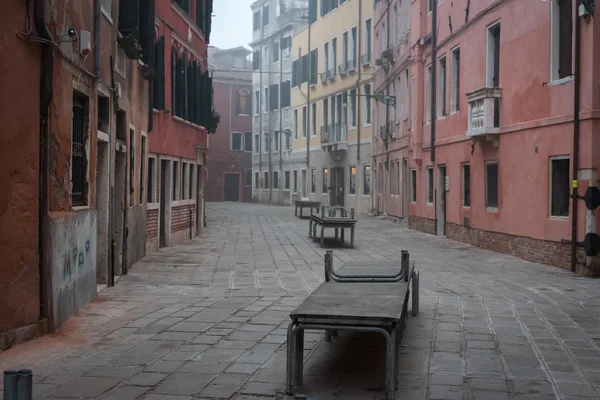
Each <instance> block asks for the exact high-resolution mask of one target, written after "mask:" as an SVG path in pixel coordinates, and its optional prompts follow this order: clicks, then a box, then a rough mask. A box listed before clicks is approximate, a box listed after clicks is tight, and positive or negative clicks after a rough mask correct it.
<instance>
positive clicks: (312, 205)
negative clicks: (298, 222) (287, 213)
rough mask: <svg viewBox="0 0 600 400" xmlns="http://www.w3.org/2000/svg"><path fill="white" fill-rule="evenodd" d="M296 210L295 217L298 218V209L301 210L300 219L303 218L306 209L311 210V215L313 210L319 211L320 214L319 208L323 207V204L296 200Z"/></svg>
mask: <svg viewBox="0 0 600 400" xmlns="http://www.w3.org/2000/svg"><path fill="white" fill-rule="evenodd" d="M294 204H295V208H294V216H295V217H297V216H298V208H300V218H302V210H303V209H304V208H310V213H311V214H312V210H313V208H315V209H316V210H317V213H318V212H319V207H321V203H320V202H318V201H312V200H296V201H295V203H294Z"/></svg>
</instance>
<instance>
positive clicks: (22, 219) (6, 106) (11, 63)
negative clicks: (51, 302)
mask: <svg viewBox="0 0 600 400" xmlns="http://www.w3.org/2000/svg"><path fill="white" fill-rule="evenodd" d="M25 15H26V11H25V2H23V1H21V0H7V1H3V2H2V13H0V52H1V53H2V56H0V92H1V93H2V96H0V121H2V123H1V124H0V166H1V168H0V252H1V253H2V257H1V258H0V316H2V317H1V318H0V350H2V348H3V345H2V340H3V339H2V335H3V333H6V332H8V331H12V330H14V329H16V328H19V327H23V326H28V325H32V324H36V323H37V321H38V318H39V316H40V312H39V306H40V300H39V280H40V277H39V270H38V225H37V224H38V198H39V195H38V183H39V180H38V171H39V170H38V154H39V151H38V148H39V145H38V143H39V132H40V129H39V103H40V99H39V93H40V83H39V76H40V46H39V45H37V44H32V43H27V42H26V41H25V40H22V39H20V38H18V37H17V35H16V34H15V32H20V31H22V30H23V26H24V25H23V24H24V21H25ZM7 55H10V56H7Z"/></svg>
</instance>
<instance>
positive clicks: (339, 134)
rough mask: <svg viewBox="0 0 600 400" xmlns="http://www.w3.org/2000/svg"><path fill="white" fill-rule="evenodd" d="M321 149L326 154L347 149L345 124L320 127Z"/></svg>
mask: <svg viewBox="0 0 600 400" xmlns="http://www.w3.org/2000/svg"><path fill="white" fill-rule="evenodd" d="M321 148H322V149H323V150H324V151H327V152H335V151H346V150H347V149H348V129H347V127H346V124H343V123H339V122H338V123H335V124H331V125H326V126H322V127H321Z"/></svg>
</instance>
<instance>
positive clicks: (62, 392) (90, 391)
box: [48, 377, 122, 398]
mask: <svg viewBox="0 0 600 400" xmlns="http://www.w3.org/2000/svg"><path fill="white" fill-rule="evenodd" d="M121 381H122V379H121V378H107V377H79V378H75V379H73V380H72V381H70V382H69V383H67V384H65V385H63V386H61V387H59V388H57V389H55V390H53V391H51V392H49V393H48V394H49V395H50V396H54V397H65V398H81V397H92V398H98V397H100V396H101V395H102V394H103V393H104V392H106V391H108V390H109V389H111V388H113V387H114V386H116V385H118V384H119V383H120V382H121Z"/></svg>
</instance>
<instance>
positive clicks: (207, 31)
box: [204, 0, 213, 44]
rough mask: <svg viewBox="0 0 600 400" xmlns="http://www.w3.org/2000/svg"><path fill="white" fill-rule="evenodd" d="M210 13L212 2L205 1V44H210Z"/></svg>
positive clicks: (210, 0) (209, 0) (211, 0)
mask: <svg viewBox="0 0 600 400" xmlns="http://www.w3.org/2000/svg"><path fill="white" fill-rule="evenodd" d="M212 12H213V0H206V15H205V16H204V17H205V21H206V22H205V25H204V37H205V38H206V44H209V43H210V32H211V29H212Z"/></svg>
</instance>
